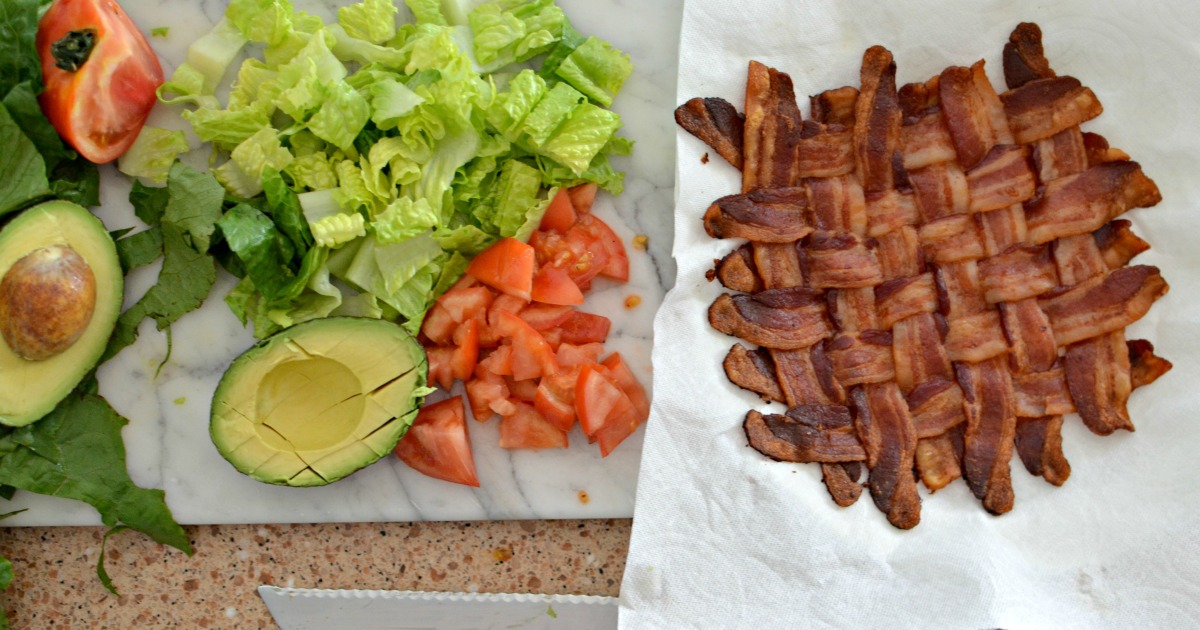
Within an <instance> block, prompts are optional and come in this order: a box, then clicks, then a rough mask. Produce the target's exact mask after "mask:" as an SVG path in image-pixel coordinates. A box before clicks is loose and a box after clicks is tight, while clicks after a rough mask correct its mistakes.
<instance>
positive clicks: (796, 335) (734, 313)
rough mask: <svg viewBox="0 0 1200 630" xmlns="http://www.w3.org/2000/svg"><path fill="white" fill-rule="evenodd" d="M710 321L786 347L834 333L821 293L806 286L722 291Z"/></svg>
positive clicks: (757, 341)
mask: <svg viewBox="0 0 1200 630" xmlns="http://www.w3.org/2000/svg"><path fill="white" fill-rule="evenodd" d="M708 321H709V324H711V325H712V327H713V328H716V329H717V330H719V331H721V332H723V333H725V334H727V335H732V336H734V337H738V338H740V339H744V340H746V341H749V342H750V343H753V344H757V345H760V346H765V347H767V348H781V349H784V350H790V349H795V348H805V347H808V346H811V345H812V344H814V343H816V342H817V341H820V340H821V339H824V338H825V337H827V336H828V335H829V333H830V325H829V320H828V319H827V318H826V316H825V302H824V300H823V299H822V298H821V294H820V293H819V292H817V291H812V290H809V289H803V288H794V289H771V290H767V291H763V292H761V293H755V294H754V295H736V296H731V295H729V294H727V293H726V294H722V295H720V296H718V297H717V299H716V301H714V302H713V304H712V306H711V307H710V308H709V309H708Z"/></svg>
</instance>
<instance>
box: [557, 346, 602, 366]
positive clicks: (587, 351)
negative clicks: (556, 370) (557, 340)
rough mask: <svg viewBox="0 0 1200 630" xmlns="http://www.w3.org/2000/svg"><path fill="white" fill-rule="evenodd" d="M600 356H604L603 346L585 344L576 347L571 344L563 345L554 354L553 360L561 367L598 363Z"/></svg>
mask: <svg viewBox="0 0 1200 630" xmlns="http://www.w3.org/2000/svg"><path fill="white" fill-rule="evenodd" d="M602 354H604V344H601V343H585V344H582V345H578V346H577V345H575V344H573V343H563V344H560V345H559V346H558V350H556V351H555V353H554V355H555V358H557V359H558V365H559V366H561V367H571V366H576V365H583V364H585V363H599V362H600V355H602Z"/></svg>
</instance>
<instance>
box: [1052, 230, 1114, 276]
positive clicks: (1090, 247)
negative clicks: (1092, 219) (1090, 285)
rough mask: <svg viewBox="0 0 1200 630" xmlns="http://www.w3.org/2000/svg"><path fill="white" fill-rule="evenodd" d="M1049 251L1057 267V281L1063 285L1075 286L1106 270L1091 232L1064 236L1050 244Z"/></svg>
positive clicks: (1102, 257) (1106, 267)
mask: <svg viewBox="0 0 1200 630" xmlns="http://www.w3.org/2000/svg"><path fill="white" fill-rule="evenodd" d="M1050 251H1051V253H1052V254H1053V255H1054V264H1055V266H1056V267H1057V268H1058V280H1059V283H1060V284H1061V285H1062V286H1064V287H1070V286H1075V285H1077V284H1079V283H1080V282H1083V281H1085V280H1087V279H1089V278H1094V277H1096V276H1098V275H1100V274H1102V273H1104V272H1105V271H1108V266H1107V265H1106V264H1105V263H1104V256H1103V255H1101V254H1100V248H1099V246H1097V245H1096V239H1095V238H1094V237H1093V236H1092V235H1091V234H1080V235H1077V236H1064V237H1062V238H1060V239H1058V240H1056V241H1054V242H1053V243H1052V244H1051V246H1050Z"/></svg>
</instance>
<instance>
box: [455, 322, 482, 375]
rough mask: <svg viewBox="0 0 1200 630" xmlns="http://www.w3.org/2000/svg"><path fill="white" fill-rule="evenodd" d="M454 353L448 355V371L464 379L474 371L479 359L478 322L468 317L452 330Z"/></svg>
mask: <svg viewBox="0 0 1200 630" xmlns="http://www.w3.org/2000/svg"><path fill="white" fill-rule="evenodd" d="M454 344H455V348H454V354H453V355H452V356H451V357H450V373H451V374H452V375H453V377H454V378H455V379H458V380H460V381H465V380H467V379H469V378H471V374H473V373H474V372H475V364H476V363H477V362H478V361H479V322H478V321H476V320H473V319H468V320H467V321H466V322H465V323H464V324H463V325H462V326H459V327H458V330H456V331H454Z"/></svg>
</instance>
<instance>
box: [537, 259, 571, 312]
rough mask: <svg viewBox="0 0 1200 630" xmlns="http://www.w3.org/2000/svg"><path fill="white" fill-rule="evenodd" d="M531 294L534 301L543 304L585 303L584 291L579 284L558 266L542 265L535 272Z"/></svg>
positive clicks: (569, 304)
mask: <svg viewBox="0 0 1200 630" xmlns="http://www.w3.org/2000/svg"><path fill="white" fill-rule="evenodd" d="M531 295H532V296H533V301H534V302H541V303H543V304H565V305H568V306H575V305H579V304H583V291H581V290H580V289H579V285H578V284H575V282H574V281H573V280H571V276H570V275H568V274H567V272H565V271H563V270H562V269H559V268H558V267H542V268H541V269H539V270H538V272H537V273H536V274H534V276H533V290H532V292H531Z"/></svg>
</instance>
